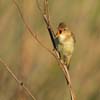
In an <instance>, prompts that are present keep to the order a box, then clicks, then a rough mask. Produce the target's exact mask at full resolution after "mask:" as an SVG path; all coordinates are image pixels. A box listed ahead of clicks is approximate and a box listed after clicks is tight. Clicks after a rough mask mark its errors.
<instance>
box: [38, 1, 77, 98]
mask: <svg viewBox="0 0 100 100" xmlns="http://www.w3.org/2000/svg"><path fill="white" fill-rule="evenodd" d="M37 3H38V2H37ZM38 7H39V4H38ZM39 10H40V12H41V10H42V9H40V7H39ZM42 16H43V18H44V21H45V22H46V25H47V29H48V32H49V35H50V37H51V41H52V44H53V47H54V49H55V54H56V58H57V61H58V63H59V64H60V65H61V66H60V68H61V69H62V71H63V73H64V76H65V79H66V81H67V84H68V86H69V89H70V95H71V100H76V97H75V93H74V91H73V89H72V83H71V78H70V75H69V71H68V69H67V66H66V65H65V64H64V63H63V62H62V61H61V59H59V58H58V51H57V48H56V44H55V40H54V37H53V35H54V33H52V32H53V31H52V28H51V25H50V16H49V10H48V0H44V15H43V14H42Z"/></svg>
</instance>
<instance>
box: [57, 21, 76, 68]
mask: <svg viewBox="0 0 100 100" xmlns="http://www.w3.org/2000/svg"><path fill="white" fill-rule="evenodd" d="M75 42H76V39H75V36H74V34H73V33H72V32H71V31H70V30H69V28H68V27H67V25H66V24H65V23H64V22H61V23H60V24H59V25H58V28H57V33H56V35H55V43H56V47H57V51H58V53H59V58H60V59H61V60H63V62H64V64H65V65H66V66H67V68H68V69H69V66H70V61H71V58H72V54H73V52H74V46H75Z"/></svg>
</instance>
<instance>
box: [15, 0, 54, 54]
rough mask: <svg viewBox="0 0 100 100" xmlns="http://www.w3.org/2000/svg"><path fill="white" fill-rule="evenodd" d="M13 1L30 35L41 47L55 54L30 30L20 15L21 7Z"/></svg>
mask: <svg viewBox="0 0 100 100" xmlns="http://www.w3.org/2000/svg"><path fill="white" fill-rule="evenodd" d="M13 2H14V4H15V5H16V7H17V9H18V12H19V14H20V16H21V19H22V21H23V23H24V25H25V27H26V29H27V30H28V31H29V33H30V34H31V35H32V37H33V38H34V39H35V40H36V41H37V42H38V43H39V44H40V45H41V46H42V47H43V48H45V49H46V50H47V51H48V52H50V53H51V55H53V56H55V54H54V53H53V52H52V51H51V50H50V49H49V48H47V47H46V46H45V45H44V44H43V43H42V42H41V41H40V39H39V38H38V37H37V35H36V34H35V33H34V32H33V31H32V30H31V28H30V26H29V25H28V24H27V23H26V21H25V19H24V17H23V15H22V12H21V9H20V7H19V6H18V4H17V2H16V0H13ZM40 9H41V8H40Z"/></svg>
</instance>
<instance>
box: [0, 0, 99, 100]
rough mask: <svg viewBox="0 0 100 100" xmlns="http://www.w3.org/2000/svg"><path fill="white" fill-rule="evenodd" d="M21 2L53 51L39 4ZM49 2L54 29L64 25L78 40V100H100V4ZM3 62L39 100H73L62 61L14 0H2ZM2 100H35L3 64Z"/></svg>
mask: <svg viewBox="0 0 100 100" xmlns="http://www.w3.org/2000/svg"><path fill="white" fill-rule="evenodd" d="M16 1H17V3H18V4H19V7H20V8H21V10H22V14H23V16H24V18H25V20H26V22H27V23H28V25H29V26H30V27H31V29H32V30H33V32H35V34H36V35H37V36H38V37H39V39H40V40H41V41H42V43H43V44H44V45H46V46H47V47H48V48H50V49H51V50H52V48H53V47H52V44H51V40H50V37H49V34H48V32H47V29H46V25H45V23H44V21H43V19H42V17H41V14H40V12H39V10H38V8H37V5H36V1H35V0H16ZM48 1H49V10H50V17H51V23H52V27H53V29H54V31H55V32H56V31H57V25H58V24H59V22H62V21H63V22H65V23H66V24H67V25H68V27H69V28H70V29H71V30H72V32H73V33H74V34H75V37H76V46H75V52H74V54H73V58H72V61H71V66H70V75H71V80H72V84H73V88H74V90H75V93H76V95H77V100H100V0H48ZM42 2H43V0H40V4H41V6H42ZM0 58H2V59H3V60H4V61H5V62H6V63H7V64H9V65H10V68H11V70H12V71H13V72H14V73H15V75H16V76H17V77H18V78H19V79H20V80H22V81H23V82H24V83H25V85H26V86H27V87H28V88H29V90H30V91H31V92H32V93H33V94H34V95H35V97H36V98H37V100H70V97H69V90H68V87H67V84H66V81H65V79H64V76H63V73H62V71H61V70H60V67H59V66H58V64H57V61H56V60H55V58H54V57H53V56H52V55H51V54H50V53H49V52H48V51H46V50H45V49H44V48H42V47H41V46H40V45H39V44H38V43H37V42H36V41H35V39H33V38H32V36H31V34H30V33H29V32H28V30H27V29H26V27H25V25H24V24H23V21H22V19H21V17H20V15H19V12H18V9H17V8H16V6H15V5H14V3H13V0H0ZM0 100H32V99H31V97H29V96H28V95H26V93H25V92H24V91H23V89H22V88H21V87H20V86H19V85H18V84H17V83H16V81H15V80H14V79H13V78H12V77H11V75H10V74H9V73H8V72H7V70H6V69H5V67H4V66H3V65H2V64H0Z"/></svg>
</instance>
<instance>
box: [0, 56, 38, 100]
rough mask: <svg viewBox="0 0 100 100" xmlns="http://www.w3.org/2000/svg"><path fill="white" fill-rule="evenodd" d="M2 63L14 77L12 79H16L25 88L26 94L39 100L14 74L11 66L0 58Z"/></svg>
mask: <svg viewBox="0 0 100 100" xmlns="http://www.w3.org/2000/svg"><path fill="white" fill-rule="evenodd" d="M0 63H2V64H3V66H4V67H5V68H6V70H7V71H8V72H9V73H10V75H11V76H12V78H13V79H15V81H16V82H17V83H18V85H20V86H21V87H22V88H23V90H24V91H25V93H27V94H28V95H29V96H30V97H31V98H32V99H33V100H37V99H36V98H35V96H34V95H33V94H32V93H31V92H30V90H29V89H28V88H27V87H26V86H25V85H24V83H23V82H22V81H20V80H19V79H18V78H17V76H16V75H15V74H14V72H13V71H12V70H11V69H10V67H9V65H8V64H7V63H5V62H4V61H3V60H2V59H1V58H0Z"/></svg>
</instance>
